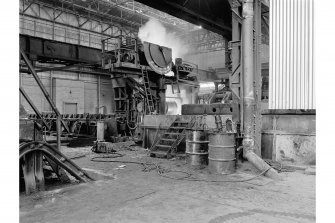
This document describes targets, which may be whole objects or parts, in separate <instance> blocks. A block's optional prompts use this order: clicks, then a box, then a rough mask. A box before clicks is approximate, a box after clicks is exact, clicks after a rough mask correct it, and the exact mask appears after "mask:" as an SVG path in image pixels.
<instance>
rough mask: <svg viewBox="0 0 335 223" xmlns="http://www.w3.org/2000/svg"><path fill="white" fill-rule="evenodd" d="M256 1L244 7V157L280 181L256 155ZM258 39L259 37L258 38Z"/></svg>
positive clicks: (267, 174) (276, 174) (271, 169)
mask: <svg viewBox="0 0 335 223" xmlns="http://www.w3.org/2000/svg"><path fill="white" fill-rule="evenodd" d="M253 3H254V0H244V1H243V6H242V16H243V18H244V19H243V22H242V58H243V59H242V61H243V66H242V67H243V78H244V80H243V111H244V112H243V124H244V138H243V156H244V157H245V158H246V159H247V160H248V161H249V162H250V163H252V164H253V165H254V166H255V167H256V168H257V169H259V170H262V171H264V170H266V169H269V170H268V171H266V173H265V176H267V177H270V178H272V179H276V180H279V179H281V176H279V174H278V173H277V171H275V170H274V169H273V168H271V167H270V166H269V165H268V164H267V163H266V162H264V160H262V159H261V158H260V157H259V156H257V155H256V154H255V153H254V148H255V140H254V133H253V132H254V120H255V118H254V115H255V96H254V73H253V72H254V54H253V46H254V44H253V17H254V8H253ZM256 38H257V37H256Z"/></svg>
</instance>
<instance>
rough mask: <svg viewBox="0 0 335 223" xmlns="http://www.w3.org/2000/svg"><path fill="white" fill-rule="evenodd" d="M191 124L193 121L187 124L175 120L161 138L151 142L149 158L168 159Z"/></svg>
mask: <svg viewBox="0 0 335 223" xmlns="http://www.w3.org/2000/svg"><path fill="white" fill-rule="evenodd" d="M193 124H194V119H192V120H191V121H189V122H187V121H181V120H180V119H179V118H177V119H176V120H175V121H174V122H173V123H172V124H171V125H170V127H169V128H168V129H167V130H166V131H165V132H164V133H163V134H162V135H161V137H159V138H158V139H156V140H155V141H154V142H153V144H152V146H151V148H150V150H151V151H150V156H154V157H160V158H168V157H169V156H171V155H173V154H174V153H176V149H177V146H178V145H179V144H180V143H181V141H182V140H183V139H184V138H185V137H186V132H185V131H186V129H188V128H191V126H193Z"/></svg>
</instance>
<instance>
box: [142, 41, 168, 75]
mask: <svg viewBox="0 0 335 223" xmlns="http://www.w3.org/2000/svg"><path fill="white" fill-rule="evenodd" d="M143 48H144V55H145V58H146V60H147V62H148V64H149V66H150V67H151V69H153V70H154V71H155V72H156V73H158V74H166V73H168V72H169V71H170V70H171V68H172V50H171V48H167V47H164V46H159V45H157V44H153V43H148V42H144V43H143Z"/></svg>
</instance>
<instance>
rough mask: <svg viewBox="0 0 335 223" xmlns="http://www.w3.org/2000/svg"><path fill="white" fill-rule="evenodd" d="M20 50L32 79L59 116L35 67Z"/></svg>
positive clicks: (65, 126) (63, 123) (67, 129)
mask: <svg viewBox="0 0 335 223" xmlns="http://www.w3.org/2000/svg"><path fill="white" fill-rule="evenodd" d="M20 52H21V56H22V58H23V60H24V61H25V62H26V64H27V66H28V69H29V71H30V72H31V74H32V75H33V77H34V79H35V80H36V82H37V84H38V86H39V87H40V89H41V90H42V93H43V94H44V96H45V98H46V99H47V101H48V102H49V104H50V106H51V108H52V110H53V111H54V112H55V113H56V115H57V116H59V117H61V114H60V112H59V111H58V109H57V107H56V105H55V103H54V102H53V101H52V100H51V98H50V95H49V93H48V92H47V90H46V89H45V87H44V85H43V83H42V81H41V80H40V78H39V77H38V75H37V73H36V72H35V69H34V67H33V66H32V64H31V63H30V61H29V59H28V57H27V55H26V54H25V53H24V52H23V50H21V49H20ZM61 122H62V125H63V126H64V128H65V129H66V131H67V132H68V133H70V130H69V128H68V126H67V125H66V123H65V122H64V121H63V120H61Z"/></svg>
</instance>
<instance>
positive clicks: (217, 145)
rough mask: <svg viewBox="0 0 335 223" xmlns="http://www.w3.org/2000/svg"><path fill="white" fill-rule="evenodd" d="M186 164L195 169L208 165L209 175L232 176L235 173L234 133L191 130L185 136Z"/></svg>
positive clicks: (224, 129) (223, 130)
mask: <svg viewBox="0 0 335 223" xmlns="http://www.w3.org/2000/svg"><path fill="white" fill-rule="evenodd" d="M186 162H187V163H188V164H189V165H190V166H192V167H196V168H200V169H201V168H205V167H206V166H207V165H208V170H209V172H210V173H214V174H232V173H234V172H235V171H236V155H235V133H234V132H232V131H227V130H226V128H223V129H220V131H217V130H216V131H204V130H199V129H193V130H190V131H188V133H187V135H186Z"/></svg>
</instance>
